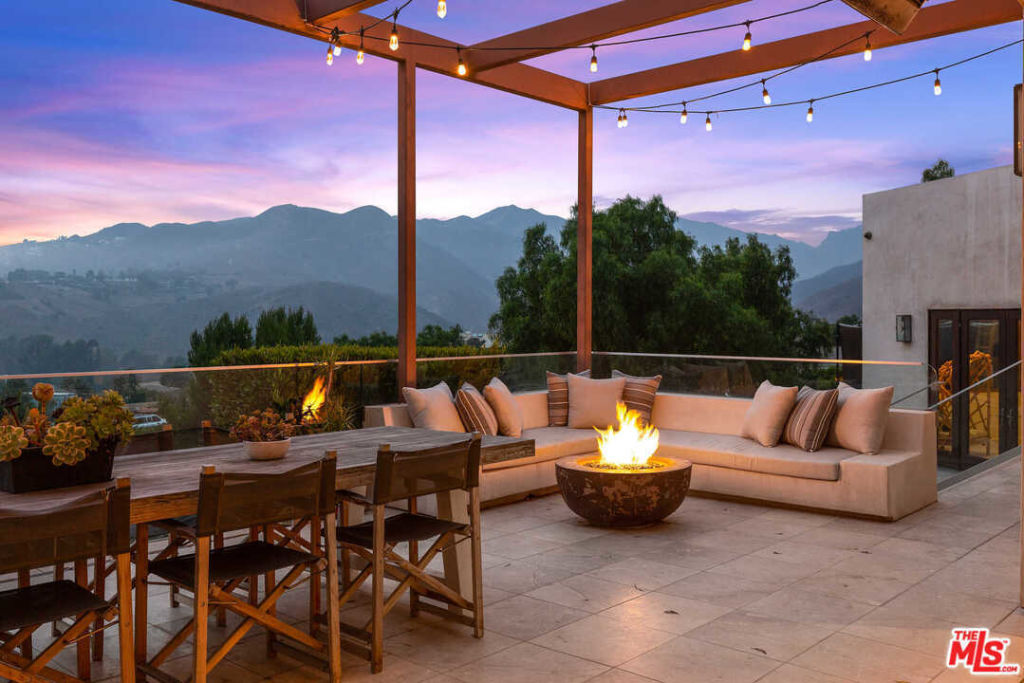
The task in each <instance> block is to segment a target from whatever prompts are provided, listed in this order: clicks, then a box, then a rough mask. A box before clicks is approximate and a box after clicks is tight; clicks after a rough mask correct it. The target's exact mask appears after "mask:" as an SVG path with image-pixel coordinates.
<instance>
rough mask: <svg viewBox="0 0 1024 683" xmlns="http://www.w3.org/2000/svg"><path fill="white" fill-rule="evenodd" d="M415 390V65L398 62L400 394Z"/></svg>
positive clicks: (409, 62) (405, 61)
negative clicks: (407, 388)
mask: <svg viewBox="0 0 1024 683" xmlns="http://www.w3.org/2000/svg"><path fill="white" fill-rule="evenodd" d="M414 386H416V63H415V62H413V61H409V60H403V61H400V62H398V390H399V392H401V390H402V387H414Z"/></svg>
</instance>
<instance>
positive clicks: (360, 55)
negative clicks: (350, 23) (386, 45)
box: [356, 27, 366, 64]
mask: <svg viewBox="0 0 1024 683" xmlns="http://www.w3.org/2000/svg"><path fill="white" fill-rule="evenodd" d="M363 34H364V30H363V28H362V27H360V28H359V52H357V53H356V64H362V63H363V60H364V59H366V53H365V52H364V51H363V37H364V35H363Z"/></svg>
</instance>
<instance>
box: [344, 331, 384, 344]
mask: <svg viewBox="0 0 1024 683" xmlns="http://www.w3.org/2000/svg"><path fill="white" fill-rule="evenodd" d="M334 343H335V344H337V345H338V346H398V337H396V336H395V335H393V334H390V333H388V332H385V331H384V330H379V331H377V332H371V333H370V334H368V335H364V336H362V337H357V338H353V337H350V336H348V335H347V334H342V335H338V336H337V337H335V338H334Z"/></svg>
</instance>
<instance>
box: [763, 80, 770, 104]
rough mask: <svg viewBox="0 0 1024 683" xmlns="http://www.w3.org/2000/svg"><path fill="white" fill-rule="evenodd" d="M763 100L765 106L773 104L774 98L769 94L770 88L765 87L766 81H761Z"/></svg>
mask: <svg viewBox="0 0 1024 683" xmlns="http://www.w3.org/2000/svg"><path fill="white" fill-rule="evenodd" d="M761 100H762V101H763V102H764V103H765V104H771V103H772V96H771V95H769V94H768V86H767V85H765V82H764V81H761Z"/></svg>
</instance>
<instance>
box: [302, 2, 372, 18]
mask: <svg viewBox="0 0 1024 683" xmlns="http://www.w3.org/2000/svg"><path fill="white" fill-rule="evenodd" d="M306 2H308V5H307V6H306V11H307V14H306V17H307V18H308V19H309V20H310V21H313V22H323V21H330V20H334V19H340V18H341V17H347V16H349V15H350V14H355V13H357V12H362V11H363V10H365V9H369V8H371V7H373V6H374V5H379V4H381V3H382V2H384V0H306Z"/></svg>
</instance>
